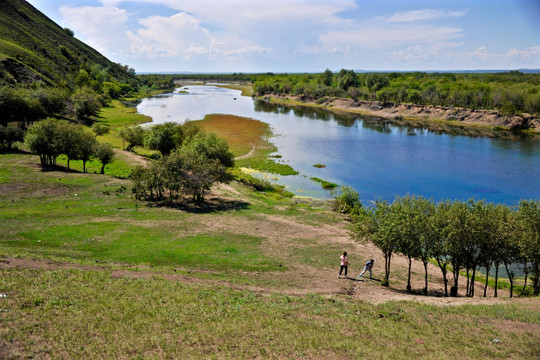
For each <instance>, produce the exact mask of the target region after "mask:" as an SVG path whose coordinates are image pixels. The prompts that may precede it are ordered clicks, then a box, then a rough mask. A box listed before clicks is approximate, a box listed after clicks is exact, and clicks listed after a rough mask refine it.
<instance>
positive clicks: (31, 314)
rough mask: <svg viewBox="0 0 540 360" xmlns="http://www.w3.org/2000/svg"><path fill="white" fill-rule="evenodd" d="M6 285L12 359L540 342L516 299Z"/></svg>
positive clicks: (3, 307)
mask: <svg viewBox="0 0 540 360" xmlns="http://www.w3.org/2000/svg"><path fill="white" fill-rule="evenodd" d="M0 289H2V293H3V294H5V295H6V297H5V298H0V322H1V323H2V324H4V325H3V326H2V327H1V328H0V338H1V341H2V351H3V352H2V354H3V356H4V358H7V359H10V358H13V359H15V358H26V357H35V358H44V357H52V358H59V357H62V358H84V359H102V358H145V359H146V358H183V359H208V358H214V359H239V358H327V359H338V358H384V359H404V358H422V359H449V358H461V359H473V358H476V359H492V358H535V357H536V356H537V355H538V351H539V345H538V344H539V343H540V334H539V332H538V331H537V329H538V326H539V324H540V313H539V312H538V311H528V310H527V309H526V308H524V307H519V306H514V305H512V304H509V305H496V306H463V307H434V306H428V305H420V304H414V303H406V302H399V303H396V302H389V303H385V304H383V305H378V306H374V305H368V304H366V303H358V302H355V301H350V300H349V299H348V298H347V297H344V296H337V297H336V296H333V297H321V296H315V295H311V296H302V297H293V296H285V295H270V296H261V295H258V294H257V293H254V292H251V291H245V290H234V289H231V288H228V287H222V286H215V285H205V284H192V285H189V284H183V283H181V282H177V281H174V280H167V279H164V278H159V277H156V278H153V279H133V278H129V277H121V278H113V277H111V276H110V273H109V272H108V271H89V270H84V271H80V270H56V271H43V270H25V269H9V270H2V276H1V277H0ZM502 321H505V322H506V323H505V324H506V326H504V325H502ZM510 324H512V326H519V327H521V328H522V329H523V330H522V332H513V331H512V330H511V329H510V328H509V325H510ZM493 339H498V340H499V342H498V343H496V344H495V343H493V342H492V341H493ZM419 341H420V342H419Z"/></svg>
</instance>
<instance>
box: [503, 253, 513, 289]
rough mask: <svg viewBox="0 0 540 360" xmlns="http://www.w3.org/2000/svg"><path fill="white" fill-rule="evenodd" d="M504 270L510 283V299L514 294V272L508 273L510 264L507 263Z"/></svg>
mask: <svg viewBox="0 0 540 360" xmlns="http://www.w3.org/2000/svg"><path fill="white" fill-rule="evenodd" d="M504 268H505V269H506V273H507V274H508V281H510V297H512V296H513V294H514V272H512V273H510V271H508V263H507V262H506V261H505V262H504Z"/></svg>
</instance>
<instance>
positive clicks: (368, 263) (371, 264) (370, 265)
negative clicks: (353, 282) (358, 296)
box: [358, 259, 375, 279]
mask: <svg viewBox="0 0 540 360" xmlns="http://www.w3.org/2000/svg"><path fill="white" fill-rule="evenodd" d="M374 263H375V260H373V259H371V260H369V261H368V262H367V263H366V266H365V267H364V270H362V272H361V273H360V275H358V278H359V279H360V278H361V277H362V275H364V273H365V272H366V271H369V278H370V279H371V269H372V268H373V264H374Z"/></svg>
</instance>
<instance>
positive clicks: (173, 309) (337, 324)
mask: <svg viewBox="0 0 540 360" xmlns="http://www.w3.org/2000/svg"><path fill="white" fill-rule="evenodd" d="M124 109H125V108H123V106H122V105H121V103H113V105H112V106H111V108H108V109H104V111H103V112H102V115H101V118H100V121H103V122H104V123H107V124H109V125H110V126H111V127H112V128H113V129H115V128H116V127H119V126H122V125H128V124H135V123H137V122H138V121H143V120H144V119H141V118H139V117H138V116H137V114H134V113H132V112H130V111H129V110H124ZM201 125H202V126H203V127H204V128H205V129H206V130H208V131H215V132H217V133H218V134H220V135H221V136H223V137H225V138H226V139H227V140H228V141H229V142H230V146H231V150H232V151H233V152H234V154H235V155H236V156H243V155H249V154H250V153H251V156H249V157H246V158H244V159H240V160H238V161H237V163H239V164H242V166H248V167H252V168H256V166H257V164H258V161H259V160H257V159H264V158H267V155H268V154H269V153H271V152H272V151H275V150H273V149H272V148H271V143H270V142H269V141H268V138H269V136H270V133H269V130H268V128H267V126H266V125H265V124H263V123H259V122H256V121H254V120H249V119H242V118H232V117H227V116H211V117H207V118H206V119H205V120H204V121H202V122H201ZM114 134H115V132H114V131H113V132H112V133H111V134H110V135H109V137H102V138H100V140H101V141H106V142H110V143H111V144H113V145H114V146H116V147H119V148H121V144H119V143H118V142H117V139H116V138H115V137H114ZM59 164H60V165H62V160H60V161H59ZM71 164H72V167H73V169H74V170H73V171H70V172H67V171H64V170H65V169H63V168H62V167H59V168H58V169H55V170H51V171H42V170H41V168H40V167H39V159H38V157H37V156H35V155H30V154H27V153H24V152H19V153H15V154H0V228H1V232H0V358H2V359H21V358H38V359H49V358H50V359H56V358H66V359H103V358H109V359H242V358H256V359H268V358H277V359H344V358H345V359H365V358H383V359H404V358H423V359H454V358H461V359H492V358H514V359H527V358H537V357H538V356H539V354H540V345H539V344H540V301H539V300H538V299H537V298H518V299H509V298H507V297H506V298H504V297H502V298H500V299H499V300H497V301H492V302H487V301H486V302H483V301H480V299H476V300H475V301H473V299H470V301H469V299H465V298H462V299H461V300H460V301H462V303H463V304H464V305H457V304H452V303H446V300H447V299H446V298H437V297H427V298H429V299H428V300H429V301H428V302H424V301H416V300H415V299H417V298H418V297H414V298H413V297H410V298H406V299H408V300H405V301H403V300H397V299H398V297H393V295H392V294H394V295H396V296H397V295H399V296H402V297H403V296H407V295H404V291H403V289H404V281H405V280H406V274H405V269H406V267H404V266H402V267H400V265H399V262H397V260H395V261H396V265H394V266H395V270H393V271H394V272H395V277H396V280H395V284H396V285H395V287H394V288H391V289H389V290H388V291H389V293H384V294H391V296H389V295H384V294H380V297H379V299H378V301H374V302H370V301H364V300H362V299H363V298H362V297H361V296H364V295H366V296H368V295H369V294H375V295H377V294H379V291H380V290H379V289H381V288H382V287H381V286H380V283H378V282H376V281H372V282H360V281H347V280H339V279H336V275H337V271H338V270H339V255H340V254H341V252H342V251H343V250H344V249H348V250H349V252H350V254H351V259H352V265H351V267H352V269H351V273H353V274H354V271H356V270H359V268H360V265H361V263H362V259H363V258H365V257H368V256H371V255H372V254H375V256H379V254H378V253H375V252H374V251H375V250H374V248H373V247H372V246H370V245H362V244H357V243H354V242H352V241H351V240H350V239H349V236H348V232H347V223H346V221H345V219H344V218H343V217H341V216H340V215H338V214H335V213H332V212H330V211H329V210H328V206H327V204H325V203H324V202H321V201H315V200H309V199H298V198H292V199H291V198H286V197H281V196H279V195H276V194H275V193H260V192H257V191H254V190H253V189H252V188H251V187H249V186H247V185H245V184H243V183H241V182H237V181H233V182H232V183H231V184H229V185H223V186H218V187H216V188H214V189H212V191H211V192H210V193H209V194H208V196H207V201H206V203H205V204H202V205H200V204H195V203H191V202H189V201H183V202H179V203H176V204H168V205H167V204H156V203H147V202H142V201H137V200H135V198H134V196H133V194H132V193H131V184H130V181H129V180H127V179H126V178H125V174H127V173H128V172H129V169H130V168H131V167H132V166H134V163H133V159H132V157H127V156H126V157H125V158H124V157H118V158H117V160H116V162H115V163H113V164H111V165H110V166H111V167H110V168H107V169H106V175H100V174H95V173H94V172H93V170H92V169H94V168H93V166H94V165H92V164H91V165H89V169H91V171H89V173H86V174H83V173H82V172H81V171H80V170H81V169H80V168H79V167H78V166H79V164H77V162H75V161H73V162H72V163H71ZM261 166H262V165H261ZM376 258H377V261H379V260H378V259H379V257H376ZM379 264H380V263H379ZM353 270H354V271H353ZM377 271H379V273H377ZM382 271H383V270H382V264H380V265H379V267H378V268H377V267H376V268H375V276H378V275H377V274H379V275H381V272H382ZM415 271H416V272H415V274H416V275H415V276H417V277H418V280H419V281H420V282H421V280H422V278H421V274H422V272H421V269H420V268H417V269H416V270H415ZM432 274H433V275H432V276H434V274H435V271H433V273H432ZM384 297H387V298H386V299H385V298H384ZM424 298H425V297H424ZM401 299H402V298H401ZM488 300H489V299H488Z"/></svg>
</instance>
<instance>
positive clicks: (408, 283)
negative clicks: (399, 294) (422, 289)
mask: <svg viewBox="0 0 540 360" xmlns="http://www.w3.org/2000/svg"><path fill="white" fill-rule="evenodd" d="M408 259H409V276H408V278H407V291H408V292H411V265H412V259H411V257H410V256H409V257H408Z"/></svg>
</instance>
